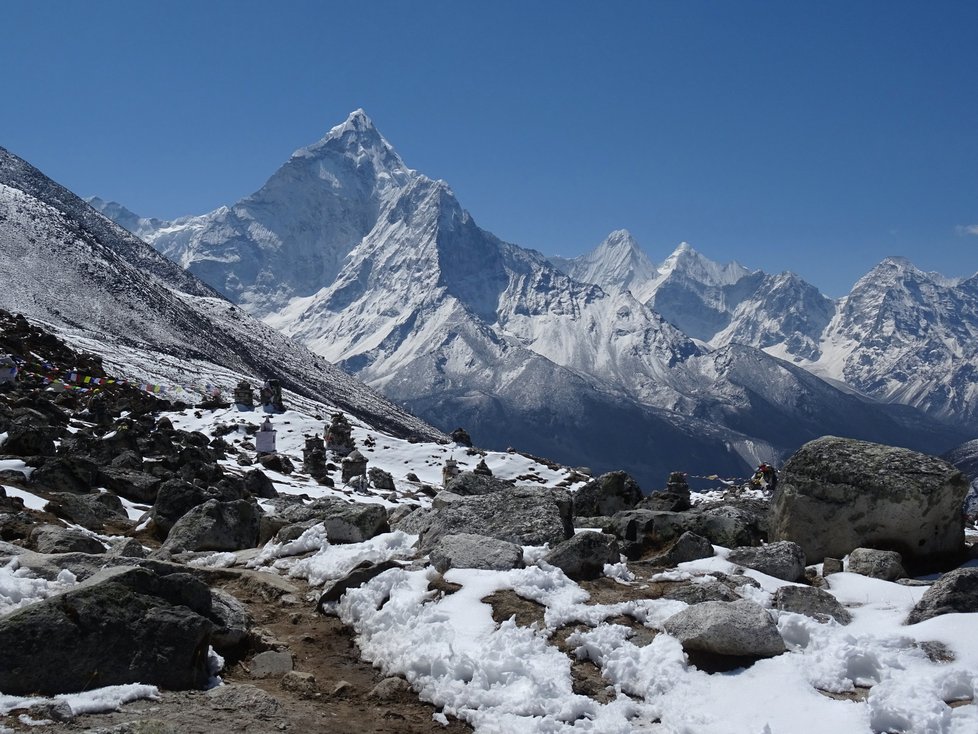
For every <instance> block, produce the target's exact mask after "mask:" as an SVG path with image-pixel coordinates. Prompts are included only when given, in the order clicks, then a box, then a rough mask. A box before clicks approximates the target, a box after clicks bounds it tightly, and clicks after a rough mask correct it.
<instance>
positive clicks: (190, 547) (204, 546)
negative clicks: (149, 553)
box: [161, 500, 262, 553]
mask: <svg viewBox="0 0 978 734" xmlns="http://www.w3.org/2000/svg"><path fill="white" fill-rule="evenodd" d="M261 515H262V510H261V508H259V507H258V505H256V504H254V503H252V502H249V501H247V500H233V501H231V502H221V501H220V500H208V501H207V502H205V503H204V504H202V505H198V506H197V507H194V508H193V509H192V510H190V512H188V513H187V514H186V515H184V516H183V517H181V518H180V519H179V520H178V521H177V523H176V524H175V525H174V526H173V528H172V529H171V530H170V533H169V535H167V537H166V542H165V543H163V547H162V548H161V550H162V551H165V552H167V553H180V552H183V551H235V550H241V549H243V548H254V547H255V545H257V543H258V528H259V522H260V518H261Z"/></svg>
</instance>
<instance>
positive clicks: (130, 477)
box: [102, 466, 161, 504]
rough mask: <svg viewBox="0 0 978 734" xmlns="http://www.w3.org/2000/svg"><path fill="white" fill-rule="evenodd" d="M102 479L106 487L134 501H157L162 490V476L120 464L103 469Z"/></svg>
mask: <svg viewBox="0 0 978 734" xmlns="http://www.w3.org/2000/svg"><path fill="white" fill-rule="evenodd" d="M102 481H103V483H104V484H105V486H106V488H108V489H111V490H112V491H113V492H115V493H116V494H117V495H119V496H121V497H125V498H126V499H127V500H131V501H133V502H145V503H147V504H148V503H150V502H155V501H156V496H157V493H158V492H159V490H160V483H161V481H160V478H159V477H154V476H153V475H152V474H148V473H146V472H143V471H134V470H132V469H126V468H124V467H119V466H107V467H104V468H103V469H102Z"/></svg>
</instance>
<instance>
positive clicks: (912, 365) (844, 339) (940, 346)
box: [563, 233, 978, 425]
mask: <svg viewBox="0 0 978 734" xmlns="http://www.w3.org/2000/svg"><path fill="white" fill-rule="evenodd" d="M616 234H619V239H620V240H621V241H626V242H629V243H630V248H631V249H633V252H632V253H623V252H620V251H619V252H616V253H615V254H614V257H611V258H607V259H606V261H605V264H604V266H603V267H602V266H601V264H600V255H601V253H602V252H604V251H606V250H607V248H606V245H607V243H605V244H602V245H601V246H599V247H598V248H597V249H595V250H594V251H593V252H592V253H590V254H588V255H584V256H582V257H581V258H578V259H575V260H571V261H566V264H565V265H563V267H565V269H567V271H568V272H578V273H581V274H582V275H584V274H586V275H587V276H588V280H589V282H593V283H598V284H600V285H602V286H603V287H606V288H611V287H614V286H615V285H616V284H625V283H628V284H630V285H629V287H633V288H634V289H635V291H634V292H638V293H642V294H643V298H642V299H641V300H643V302H644V303H645V304H646V305H648V306H650V307H652V308H654V309H655V310H656V311H658V312H659V313H661V314H662V315H663V317H664V318H666V319H667V320H668V321H669V322H670V323H672V324H674V325H675V326H677V327H678V328H680V329H681V330H682V331H684V332H685V333H686V334H688V335H690V336H692V337H694V338H696V339H698V340H700V341H702V342H704V343H706V344H707V345H709V346H711V347H714V348H718V347H723V346H727V345H729V344H741V345H746V346H752V347H755V348H757V349H762V350H764V351H765V352H767V353H769V354H771V355H773V356H776V357H780V358H782V359H785V360H789V361H792V362H794V363H796V364H798V365H799V366H802V367H804V368H805V369H807V370H809V371H811V372H813V373H814V374H817V375H819V376H821V377H823V378H825V379H828V380H830V381H833V382H834V383H836V384H843V385H846V386H848V387H849V388H851V389H853V390H855V391H858V392H859V393H861V394H863V395H866V396H869V397H871V398H874V399H876V400H880V401H882V402H885V403H898V404H903V405H910V406H914V407H916V408H919V409H920V410H922V411H924V412H926V413H927V414H929V415H931V416H932V417H934V418H937V419H939V420H945V421H948V422H950V423H952V424H958V425H968V424H973V423H974V420H975V417H976V410H978V383H976V380H975V375H976V369H978V341H976V335H978V275H976V276H973V277H971V278H968V279H964V280H951V279H948V278H944V277H943V276H941V275H939V274H937V273H925V272H922V271H921V270H919V269H918V268H916V267H914V265H913V264H912V263H910V262H909V261H907V260H905V259H903V258H887V259H886V260H884V261H883V262H881V263H880V264H879V265H877V266H876V267H875V268H874V269H873V270H872V271H870V272H869V273H867V274H866V275H865V276H864V277H863V278H861V279H860V280H859V281H858V282H857V283H856V284H855V286H854V287H853V289H852V291H851V292H850V293H849V294H848V295H847V296H845V297H843V298H841V299H838V300H835V301H833V300H832V299H829V298H827V297H825V296H823V295H822V294H821V293H819V291H818V290H817V289H816V288H815V287H814V286H812V285H810V284H808V283H806V282H805V281H804V280H802V279H801V278H799V277H798V276H797V275H795V274H794V273H787V272H786V273H779V274H777V275H768V274H765V273H762V272H760V271H755V272H750V271H748V270H746V269H745V268H743V267H741V266H740V265H738V264H737V263H731V264H729V265H725V266H721V265H718V264H716V263H713V262H711V261H709V260H708V259H706V258H704V257H703V256H702V255H700V254H699V253H696V252H695V251H694V250H692V248H690V247H689V246H688V245H686V244H683V245H680V247H679V248H678V249H677V250H676V251H675V252H674V253H673V254H672V255H671V256H670V258H669V259H668V260H667V261H666V263H665V264H664V265H663V266H662V267H660V268H658V269H656V270H655V272H654V274H653V275H651V276H650V275H649V274H648V272H649V271H648V266H647V265H646V264H645V263H641V261H640V259H639V256H640V255H641V254H642V253H641V250H639V249H638V245H637V243H635V242H634V240H631V238H628V237H624V236H621V235H620V233H616ZM622 262H629V263H637V264H636V265H635V267H634V269H631V270H630V269H629V268H622V267H620V263H622ZM585 263H588V264H590V270H589V271H587V272H586V273H584V272H583V271H581V270H580V268H582V267H583V265H584V264H585Z"/></svg>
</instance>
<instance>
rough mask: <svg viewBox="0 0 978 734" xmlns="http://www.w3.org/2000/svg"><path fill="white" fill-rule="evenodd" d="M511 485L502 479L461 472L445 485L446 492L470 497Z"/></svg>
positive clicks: (507, 487)
mask: <svg viewBox="0 0 978 734" xmlns="http://www.w3.org/2000/svg"><path fill="white" fill-rule="evenodd" d="M512 486H513V485H512V484H510V483H509V482H505V481H503V480H502V479H496V478H495V477H492V476H486V475H485V474H476V473H475V472H471V471H467V472H462V473H461V474H459V475H458V476H457V477H455V478H454V479H452V480H451V481H450V482H448V484H446V485H445V491H446V492H452V493H453V494H459V495H463V496H465V497H471V496H474V495H478V494H492V493H493V492H498V491H499V490H501V489H509V488H510V487H512Z"/></svg>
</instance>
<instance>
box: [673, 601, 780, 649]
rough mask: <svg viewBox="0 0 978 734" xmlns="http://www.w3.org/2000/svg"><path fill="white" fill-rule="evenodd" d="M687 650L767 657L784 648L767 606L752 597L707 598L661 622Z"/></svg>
mask: <svg viewBox="0 0 978 734" xmlns="http://www.w3.org/2000/svg"><path fill="white" fill-rule="evenodd" d="M663 627H664V628H665V630H666V632H668V633H669V634H670V635H672V636H673V637H675V638H676V639H678V640H679V641H680V642H681V643H682V646H683V649H685V650H687V651H695V652H705V653H713V654H716V655H730V656H736V657H749V658H767V657H774V656H775V655H780V654H781V653H783V652H784V651H785V645H784V640H783V639H782V637H781V633H779V632H778V627H777V625H776V624H775V623H774V620H773V619H772V618H771V615H770V614H768V612H767V610H766V609H764V607H762V606H760V605H759V604H755V603H754V602H752V601H747V600H745V599H741V600H738V601H734V602H722V601H708V602H704V603H702V604H695V605H693V606H691V607H687V608H686V609H684V610H683V611H681V612H679V613H678V614H674V615H672V616H671V617H669V618H668V619H667V620H665V622H663Z"/></svg>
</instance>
